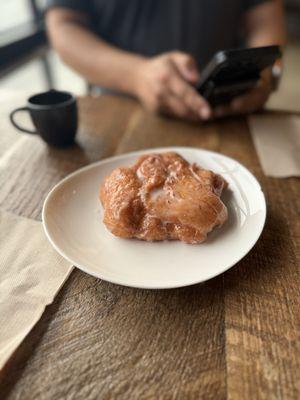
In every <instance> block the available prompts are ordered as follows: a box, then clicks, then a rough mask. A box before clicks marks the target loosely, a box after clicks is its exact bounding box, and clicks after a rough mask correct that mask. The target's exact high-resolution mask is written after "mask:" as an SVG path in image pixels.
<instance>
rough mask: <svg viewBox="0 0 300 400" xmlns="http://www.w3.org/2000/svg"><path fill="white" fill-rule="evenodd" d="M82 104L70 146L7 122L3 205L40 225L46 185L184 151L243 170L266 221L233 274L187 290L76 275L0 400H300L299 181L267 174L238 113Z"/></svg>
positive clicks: (122, 101)
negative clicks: (207, 116) (168, 113)
mask: <svg viewBox="0 0 300 400" xmlns="http://www.w3.org/2000/svg"><path fill="white" fill-rule="evenodd" d="M79 108H80V129H79V134H78V144H77V145H76V146H73V147H72V148H70V149H68V150H57V149H49V148H48V147H47V146H46V145H45V144H44V143H42V142H41V141H40V140H39V139H38V138H37V137H31V136H23V137H22V136H20V138H19V137H18V139H17V138H16V137H15V132H14V131H13V129H12V128H8V127H7V129H6V130H5V139H1V137H0V147H1V145H2V143H5V149H4V150H3V151H2V152H0V206H1V208H3V209H6V210H9V211H12V212H14V213H16V214H18V215H23V216H27V217H30V218H35V219H40V215H41V207H42V203H43V200H44V198H45V196H46V194H47V192H48V191H49V190H50V189H51V187H52V186H53V185H54V184H55V183H57V182H58V181H59V180H60V179H61V178H62V177H64V176H65V175H67V174H68V173H70V172H72V171H74V170H75V169H77V168H79V167H81V166H83V165H86V164H88V163H90V162H92V161H95V160H98V159H101V158H104V157H107V156H110V155H113V154H120V153H124V152H127V151H133V150H140V149H143V148H148V147H160V146H171V145H172V146H173V145H180V146H181V145H182V146H193V147H196V148H205V149H209V150H215V151H219V152H222V153H224V154H226V155H229V156H231V157H234V158H236V159H237V160H238V161H240V162H242V163H243V164H244V165H245V166H246V167H247V168H249V169H250V170H251V171H252V172H253V173H254V175H255V176H256V177H257V178H258V179H259V181H260V182H261V184H262V187H263V190H264V192H265V194H266V197H267V202H268V219H267V224H266V228H265V230H264V232H263V235H262V237H261V239H260V240H259V242H258V243H257V245H256V246H255V248H254V249H253V250H252V251H251V252H250V253H249V254H248V255H247V256H246V257H245V258H244V259H243V260H242V261H241V262H239V263H238V264H237V265H236V266H235V267H234V268H232V269H231V270H229V271H227V272H226V273H224V274H223V275H221V276H219V277H217V278H214V279H212V280H210V281H208V282H207V283H204V284H199V285H195V286H191V287H188V288H182V289H174V290H158V291H151V290H138V289H131V288H125V287H121V286H118V285H113V284H110V283H107V282H104V281H100V280H98V279H95V278H92V277H90V276H88V275H87V274H84V273H82V272H80V271H79V270H74V272H73V273H72V275H71V277H70V279H69V280H68V281H67V282H66V284H65V286H64V287H63V288H62V290H61V291H60V293H59V294H58V296H57V297H56V299H55V301H54V303H53V304H52V305H50V306H49V307H48V308H47V309H46V311H45V313H44V315H43V317H42V318H41V320H40V321H39V323H38V324H37V325H36V326H35V328H34V329H33V331H32V332H31V333H30V334H29V335H28V337H27V338H26V340H25V341H24V342H23V343H22V345H21V346H20V348H19V349H18V350H17V351H16V353H15V354H14V355H13V357H12V358H11V360H10V361H9V363H8V364H7V366H6V368H5V369H4V371H3V372H2V373H1V375H0V399H4V398H8V399H22V400H23V399H25V400H26V399H30V400H31V399H214V400H215V399H221V400H222V399H251V400H252V399H268V400H269V399H298V398H300V387H299V382H300V376H299V371H300V365H299V364H300V361H299V360H300V354H299V352H300V349H299V331H300V329H299V328H300V326H299V325H300V324H299V322H300V310H299V298H300V296H299V294H300V293H299V291H300V289H299V287H300V277H299V242H300V223H299V215H300V203H299V194H300V193H299V187H300V184H299V180H297V179H292V178H290V179H281V180H279V179H270V178H267V177H265V176H264V175H263V173H262V170H261V167H260V164H259V160H258V158H257V155H256V153H255V150H254V147H253V144H252V141H251V137H250V135H249V131H248V128H247V124H246V122H245V120H244V119H242V118H240V119H231V120H230V119H229V120H226V121H218V122H210V123H206V124H196V123H195V124H194V123H186V122H181V121H176V120H172V119H168V118H163V117H156V116H152V115H149V114H147V113H146V112H144V111H143V110H142V109H141V107H140V106H139V105H137V104H136V103H135V102H134V101H133V100H130V99H127V98H125V97H115V96H102V97H101V98H88V97H86V98H81V99H80V100H79ZM2 135H3V133H2ZM10 138H11V139H10ZM1 141H2V142H1ZM8 144H9V145H8Z"/></svg>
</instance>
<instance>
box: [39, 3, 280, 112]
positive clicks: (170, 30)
mask: <svg viewBox="0 0 300 400" xmlns="http://www.w3.org/2000/svg"><path fill="white" fill-rule="evenodd" d="M46 25H47V30H48V34H49V38H50V41H51V43H52V46H53V48H54V49H55V50H56V51H57V52H58V54H59V55H60V57H61V58H62V60H64V61H65V62H66V63H67V64H68V65H70V66H71V67H72V68H74V70H76V71H77V72H79V73H80V74H81V75H82V76H83V77H84V78H85V79H86V80H87V81H88V82H89V83H91V84H93V85H96V86H99V87H102V88H106V89H109V90H112V91H117V92H123V93H128V94H130V95H133V96H135V97H136V98H138V99H139V100H140V101H141V103H142V104H143V105H144V106H145V107H146V108H147V109H148V110H150V111H153V112H167V113H169V114H173V115H175V116H177V117H182V118H188V119H192V120H196V119H203V120H205V119H209V118H213V117H219V116H225V115H230V114H237V113H249V112H253V111H255V110H258V109H260V108H262V107H263V105H264V103H265V102H266V100H267V99H268V96H269V94H270V92H271V90H272V84H271V82H272V75H271V70H267V71H265V73H264V75H263V77H262V79H261V80H260V82H259V84H258V85H257V87H256V88H255V89H253V90H251V91H249V92H248V93H247V94H245V95H243V96H240V97H238V98H235V99H234V100H232V101H231V103H230V104H227V105H225V106H219V107H218V108H216V109H214V110H212V109H211V107H210V106H209V104H208V103H207V102H206V101H205V99H204V98H203V97H201V96H200V95H199V94H198V93H197V91H196V90H195V88H194V87H193V85H194V84H195V83H196V82H197V81H198V78H199V73H200V72H199V71H201V68H203V67H204V66H205V64H206V63H207V62H208V61H209V60H210V58H211V57H212V56H213V54H214V53H215V52H216V51H218V50H222V49H228V48H234V47H238V46H239V45H240V44H241V43H243V44H244V45H246V46H249V47H258V46H265V45H272V44H279V45H283V44H284V40H285V29H284V17H283V9H282V3H281V0H271V1H270V0H269V1H266V0H228V1H224V0H215V1H212V0H127V1H124V0H46Z"/></svg>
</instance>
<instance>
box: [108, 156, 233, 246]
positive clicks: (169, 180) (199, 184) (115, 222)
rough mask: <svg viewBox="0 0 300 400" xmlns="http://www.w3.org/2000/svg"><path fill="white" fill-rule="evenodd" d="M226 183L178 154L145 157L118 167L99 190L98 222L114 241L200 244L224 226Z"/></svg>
mask: <svg viewBox="0 0 300 400" xmlns="http://www.w3.org/2000/svg"><path fill="white" fill-rule="evenodd" d="M226 187H227V182H226V181H225V180H224V179H223V178H222V177H221V176H220V175H217V174H215V173H213V172H212V171H208V170H205V169H203V168H201V167H199V166H198V165H196V164H190V163H188V162H187V161H186V160H185V159H184V158H182V157H181V156H180V155H179V154H177V153H171V152H170V153H161V154H147V155H144V156H142V157H140V158H139V159H138V161H137V162H136V164H135V165H133V166H132V167H120V168H116V169H115V170H113V171H112V173H111V174H110V175H109V176H107V177H106V178H105V180H104V182H103V184H102V186H101V188H100V200H101V202H102V205H103V207H104V219H103V222H104V224H105V225H106V227H107V228H108V229H109V230H110V231H111V232H112V233H113V234H114V235H116V236H119V237H122V238H137V239H141V240H147V241H157V240H181V241H183V242H185V243H201V242H203V241H204V240H205V239H206V237H207V234H208V233H209V232H211V231H212V230H213V229H214V228H215V227H216V226H220V225H222V224H223V223H224V222H225V221H226V220H227V208H226V206H225V205H224V204H223V202H222V201H221V199H220V196H221V194H222V191H223V189H224V188H226Z"/></svg>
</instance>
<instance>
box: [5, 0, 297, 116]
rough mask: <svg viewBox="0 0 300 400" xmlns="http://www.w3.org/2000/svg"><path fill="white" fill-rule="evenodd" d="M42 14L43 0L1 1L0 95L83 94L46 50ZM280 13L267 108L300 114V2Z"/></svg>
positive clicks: (292, 0) (80, 83)
mask: <svg viewBox="0 0 300 400" xmlns="http://www.w3.org/2000/svg"><path fill="white" fill-rule="evenodd" d="M108 1H109V0H108ZM42 9H43V0H9V1H4V0H2V1H1V2H0V90H1V91H3V90H6V91H14V90H21V91H25V92H31V93H34V92H39V91H43V90H46V89H48V88H50V87H54V88H56V89H64V90H69V91H72V92H73V93H75V94H78V95H80V94H84V93H86V92H87V85H86V82H84V80H83V79H82V78H81V77H80V76H79V75H77V74H76V73H74V72H73V71H72V70H71V69H69V68H68V67H67V66H65V65H64V64H63V63H62V62H61V61H60V60H59V58H58V56H57V55H56V54H55V53H54V52H53V51H52V50H51V49H50V48H49V45H48V43H47V37H46V34H45V27H44V21H43V13H42ZM285 9H286V18H287V29H288V46H287V49H286V52H285V56H284V65H285V68H284V75H283V79H282V83H281V86H280V90H279V92H277V93H276V94H274V95H273V96H272V98H271V100H270V102H269V104H270V105H271V108H284V109H286V108H288V109H290V111H292V110H294V109H295V108H296V111H300V104H299V103H300V77H299V67H300V0H285ZM297 103H298V104H297Z"/></svg>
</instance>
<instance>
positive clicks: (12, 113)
mask: <svg viewBox="0 0 300 400" xmlns="http://www.w3.org/2000/svg"><path fill="white" fill-rule="evenodd" d="M19 111H29V108H28V107H20V108H16V109H15V110H13V111H12V112H11V113H10V114H9V119H10V122H11V123H12V124H13V126H14V127H15V128H17V129H19V131H22V132H26V133H30V134H32V135H35V134H36V131H34V130H30V129H26V128H22V127H21V126H19V125H18V124H17V123H16V122H15V120H14V115H15V114H16V113H17V112H19Z"/></svg>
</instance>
